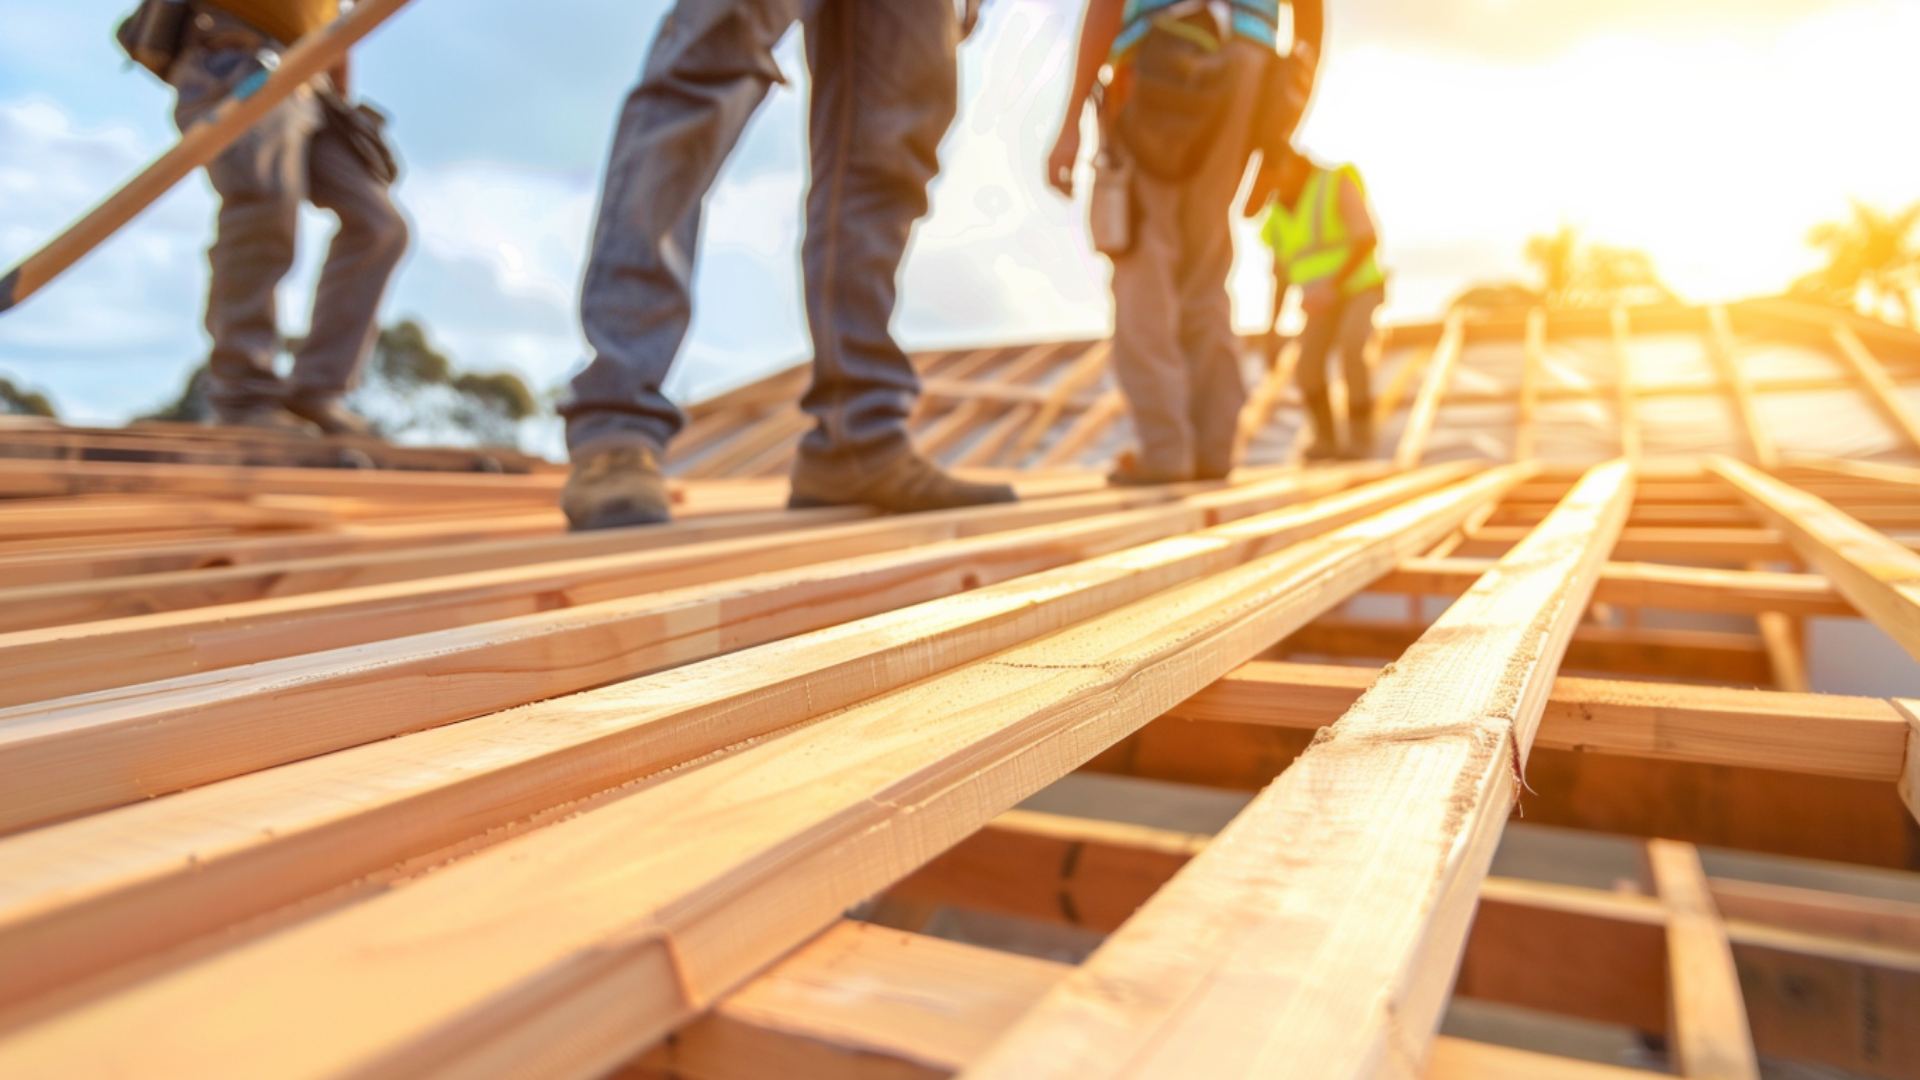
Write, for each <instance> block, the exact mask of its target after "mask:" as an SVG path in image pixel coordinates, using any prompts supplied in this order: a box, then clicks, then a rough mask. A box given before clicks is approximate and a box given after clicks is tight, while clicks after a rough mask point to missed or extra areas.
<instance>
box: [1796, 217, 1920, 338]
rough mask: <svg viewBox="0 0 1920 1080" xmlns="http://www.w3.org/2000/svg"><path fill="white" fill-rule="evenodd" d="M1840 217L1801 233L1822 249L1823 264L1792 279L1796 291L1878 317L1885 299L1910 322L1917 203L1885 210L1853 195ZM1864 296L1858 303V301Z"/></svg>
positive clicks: (1918, 254)
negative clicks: (1844, 215) (1849, 212)
mask: <svg viewBox="0 0 1920 1080" xmlns="http://www.w3.org/2000/svg"><path fill="white" fill-rule="evenodd" d="M1850 202H1851V204H1852V208H1853V213H1852V215H1851V216H1849V217H1848V218H1847V219H1846V220H1844V221H1827V222H1822V223H1820V224H1818V225H1815V226H1814V227H1813V228H1812V229H1810V230H1808V232H1807V243H1809V244H1811V245H1812V246H1814V247H1816V248H1818V249H1820V250H1821V251H1822V252H1824V253H1825V255H1826V258H1827V264H1826V265H1825V266H1823V267H1821V268H1820V269H1818V270H1815V271H1814V272H1813V273H1811V274H1808V275H1806V276H1805V277H1803V278H1801V279H1800V280H1798V281H1796V282H1794V283H1793V292H1794V293H1795V294H1797V295H1800V296H1804V297H1809V298H1813V299H1819V300H1824V301H1826V302H1828V303H1832V304H1837V305H1839V306H1842V307H1850V308H1862V307H1864V310H1865V311H1866V313H1867V314H1870V315H1874V316H1880V317H1884V315H1885V313H1886V309H1887V307H1888V305H1889V304H1891V305H1892V306H1893V307H1895V308H1897V309H1898V310H1899V312H1900V315H1901V319H1902V321H1903V322H1904V323H1905V324H1906V325H1907V326H1913V327H1916V328H1920V323H1916V321H1915V312H1914V298H1913V294H1914V290H1915V289H1916V288H1920V240H1916V239H1915V237H1914V235H1913V233H1914V229H1915V227H1916V226H1920V202H1916V203H1914V204H1913V205H1912V206H1909V207H1907V208H1906V209H1904V210H1898V211H1892V212H1889V211H1885V210H1881V209H1880V208H1878V207H1875V206H1870V205H1868V204H1867V203H1864V202H1861V201H1860V200H1859V199H1853V200H1850ZM1863 300H1864V305H1863V304H1862V301H1863Z"/></svg>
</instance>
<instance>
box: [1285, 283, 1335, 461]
mask: <svg viewBox="0 0 1920 1080" xmlns="http://www.w3.org/2000/svg"><path fill="white" fill-rule="evenodd" d="M1339 329H1340V305H1337V304H1336V305H1335V306H1333V307H1331V308H1328V309H1326V310H1324V311H1320V312H1315V313H1313V314H1310V315H1308V316H1307V325H1306V327H1305V328H1303V329H1302V330H1301V331H1300V362H1299V366H1298V367H1297V368H1296V369H1295V370H1296V371H1297V372H1298V373H1299V379H1300V397H1301V400H1302V401H1303V402H1305V404H1306V407H1307V418H1308V420H1309V421H1310V422H1311V423H1312V424H1313V436H1314V440H1313V449H1312V453H1313V455H1314V456H1315V457H1331V456H1332V455H1333V454H1335V453H1337V452H1338V449H1339V446H1340V434H1339V432H1338V431H1337V430H1336V429H1335V427H1334V423H1333V402H1332V401H1331V400H1330V399H1329V398H1328V396H1327V362H1328V361H1329V360H1330V359H1332V357H1331V355H1330V354H1331V353H1332V351H1333V345H1334V340H1335V338H1336V337H1337V336H1338V334H1339Z"/></svg>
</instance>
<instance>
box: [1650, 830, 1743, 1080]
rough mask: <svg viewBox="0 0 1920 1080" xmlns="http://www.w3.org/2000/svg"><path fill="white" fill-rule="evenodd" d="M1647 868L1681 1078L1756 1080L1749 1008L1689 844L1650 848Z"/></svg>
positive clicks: (1654, 843)
mask: <svg viewBox="0 0 1920 1080" xmlns="http://www.w3.org/2000/svg"><path fill="white" fill-rule="evenodd" d="M1647 865H1648V868H1649V871H1650V873H1651V876H1652V879H1653V883H1654V888H1655V890H1656V891H1657V892H1658V893H1659V894H1660V902H1661V904H1662V905H1664V906H1665V907H1666V909H1667V969H1668V973H1669V974H1668V978H1669V981H1670V984H1671V986H1672V991H1671V993H1669V995H1668V1002H1669V1007H1670V1010H1671V1018H1670V1019H1669V1021H1668V1023H1667V1037H1668V1039H1669V1041H1670V1042H1671V1044H1672V1046H1673V1053H1674V1057H1675V1059H1676V1060H1677V1062H1678V1064H1679V1068H1680V1075H1682V1076H1688V1077H1701V1078H1704V1080H1759V1078H1760V1063H1759V1059H1758V1058H1757V1057H1756V1056H1755V1054H1754V1050H1753V1033H1752V1032H1751V1031H1750V1030H1749V1029H1748V1027H1747V1006H1746V1002H1745V1001H1743V1000H1742V999H1741V996H1740V976H1739V974H1738V973H1737V972H1736V971H1735V970H1734V966H1733V948H1732V947H1731V946H1730V945H1728V943H1727V931H1726V928H1725V927H1724V926H1722V925H1721V924H1720V913H1719V912H1718V911H1717V910H1715V908H1714V906H1713V894H1712V892H1711V891H1709V890H1708V888H1707V872H1706V870H1705V869H1704V868H1702V867H1701V865H1700V853H1699V852H1698V851H1696V850H1695V849H1694V847H1693V845H1692V844H1683V843H1679V842H1677V841H1673V840H1649V841H1648V842H1647Z"/></svg>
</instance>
